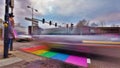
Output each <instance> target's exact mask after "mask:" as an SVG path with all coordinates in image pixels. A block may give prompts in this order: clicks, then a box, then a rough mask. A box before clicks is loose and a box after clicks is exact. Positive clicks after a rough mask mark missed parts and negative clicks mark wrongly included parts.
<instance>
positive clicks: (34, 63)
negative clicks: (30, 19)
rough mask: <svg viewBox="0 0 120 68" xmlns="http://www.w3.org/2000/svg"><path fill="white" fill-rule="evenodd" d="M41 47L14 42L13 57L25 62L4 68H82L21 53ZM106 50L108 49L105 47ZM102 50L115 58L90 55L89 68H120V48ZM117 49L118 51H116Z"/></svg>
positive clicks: (29, 43)
mask: <svg viewBox="0 0 120 68" xmlns="http://www.w3.org/2000/svg"><path fill="white" fill-rule="evenodd" d="M37 45H41V44H40V42H39V41H32V42H14V53H13V55H15V56H17V57H19V58H22V59H24V61H22V62H19V63H15V64H12V65H8V66H5V67H3V68H82V67H78V66H74V65H70V64H66V63H63V62H60V61H56V60H52V59H46V58H44V57H38V56H35V55H32V54H28V53H25V52H22V51H20V50H19V49H20V48H23V47H31V46H37ZM95 48H96V46H92V48H91V49H93V50H92V51H94V52H95V50H96V49H95ZM105 48H106V47H105ZM105 48H101V52H100V53H101V54H102V53H103V54H108V53H109V54H111V55H112V54H116V53H117V55H116V56H117V57H114V56H104V55H99V54H98V55H97V54H96V53H95V54H96V55H90V59H91V64H89V67H88V68H120V54H119V53H120V48H114V47H111V48H109V49H108V50H106V49H105ZM116 49H117V51H116Z"/></svg>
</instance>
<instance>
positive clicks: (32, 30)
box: [27, 6, 38, 34]
mask: <svg viewBox="0 0 120 68" xmlns="http://www.w3.org/2000/svg"><path fill="white" fill-rule="evenodd" d="M27 8H30V9H31V10H32V27H31V34H33V32H34V28H33V26H34V25H33V24H34V10H35V11H36V12H38V10H37V9H34V8H33V7H31V6H27Z"/></svg>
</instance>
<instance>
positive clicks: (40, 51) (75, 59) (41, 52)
mask: <svg viewBox="0 0 120 68" xmlns="http://www.w3.org/2000/svg"><path fill="white" fill-rule="evenodd" d="M21 50H22V51H25V52H28V53H32V54H34V55H37V56H42V57H47V58H51V59H56V60H60V61H63V62H66V63H70V64H74V65H77V66H82V67H88V63H87V58H86V57H80V56H74V55H69V54H63V53H58V52H53V51H49V48H48V47H47V46H36V47H29V48H22V49H21Z"/></svg>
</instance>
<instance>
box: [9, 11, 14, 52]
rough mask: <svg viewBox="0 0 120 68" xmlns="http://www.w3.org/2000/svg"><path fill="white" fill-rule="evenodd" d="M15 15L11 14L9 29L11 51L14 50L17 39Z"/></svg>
mask: <svg viewBox="0 0 120 68" xmlns="http://www.w3.org/2000/svg"><path fill="white" fill-rule="evenodd" d="M14 25H15V23H14V15H13V13H10V14H9V27H8V29H9V30H8V44H9V48H10V51H12V50H13V40H14V39H15V34H14Z"/></svg>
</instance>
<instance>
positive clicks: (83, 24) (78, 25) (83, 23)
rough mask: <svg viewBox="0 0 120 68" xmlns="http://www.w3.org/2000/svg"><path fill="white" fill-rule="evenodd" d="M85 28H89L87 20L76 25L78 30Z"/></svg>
mask: <svg viewBox="0 0 120 68" xmlns="http://www.w3.org/2000/svg"><path fill="white" fill-rule="evenodd" d="M83 26H89V21H87V20H85V19H83V20H81V21H79V22H78V24H77V25H76V28H80V27H83Z"/></svg>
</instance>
